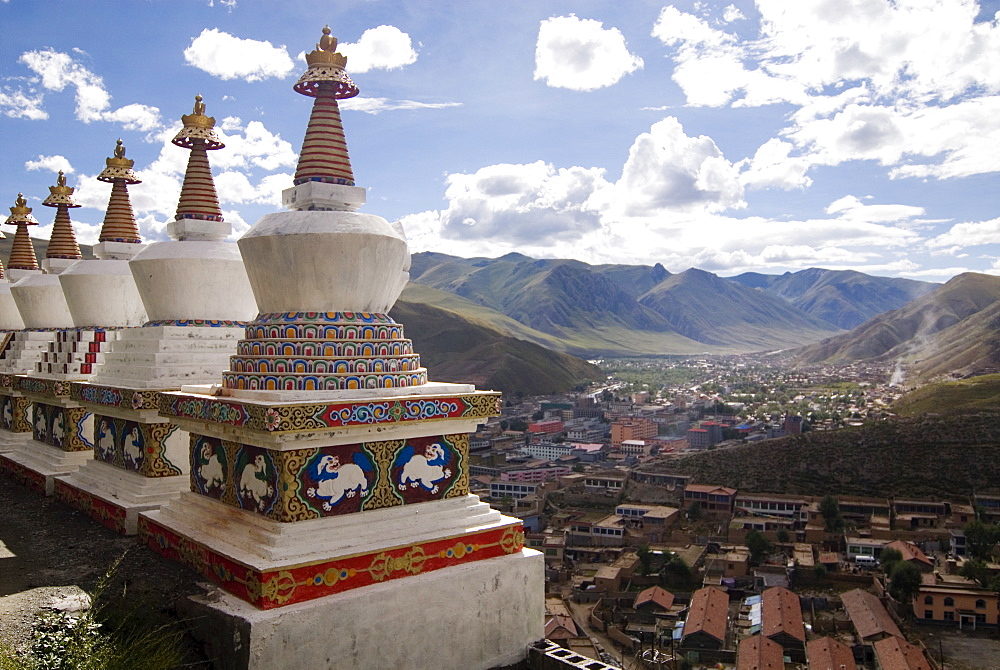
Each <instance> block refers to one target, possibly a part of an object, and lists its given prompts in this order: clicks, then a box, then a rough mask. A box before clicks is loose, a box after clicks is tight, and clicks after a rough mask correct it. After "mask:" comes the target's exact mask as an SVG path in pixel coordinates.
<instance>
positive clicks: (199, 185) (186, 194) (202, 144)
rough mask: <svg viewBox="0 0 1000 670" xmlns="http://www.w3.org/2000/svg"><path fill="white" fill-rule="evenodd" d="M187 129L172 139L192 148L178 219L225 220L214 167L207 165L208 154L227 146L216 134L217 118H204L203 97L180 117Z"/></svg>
mask: <svg viewBox="0 0 1000 670" xmlns="http://www.w3.org/2000/svg"><path fill="white" fill-rule="evenodd" d="M181 121H183V122H184V128H182V129H181V131H180V132H179V133H177V136H176V137H174V139H173V140H171V141H172V142H173V143H174V144H176V145H177V146H179V147H182V148H184V149H190V150H191V155H190V156H189V157H188V164H187V170H185V172H184V184H183V185H182V186H181V197H180V200H179V201H178V203H177V214H176V215H175V216H176V219H177V220H181V219H202V220H204V221H222V210H220V209H219V196H218V195H217V194H216V192H215V180H214V179H212V168H211V166H210V165H209V164H208V153H207V152H208V151H214V150H215V149H221V148H223V147H224V146H226V145H225V144H223V143H222V141H221V140H220V139H219V136H218V134H216V132H215V119H214V118H213V117H211V116H206V115H205V103H204V102H202V101H201V96H200V95H196V96H194V110H193V111H192V113H191V114H185V115H184V116H182V117H181Z"/></svg>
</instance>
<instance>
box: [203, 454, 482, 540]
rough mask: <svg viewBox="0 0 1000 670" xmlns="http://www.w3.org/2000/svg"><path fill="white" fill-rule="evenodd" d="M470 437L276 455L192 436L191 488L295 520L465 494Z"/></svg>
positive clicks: (242, 506)
mask: <svg viewBox="0 0 1000 670" xmlns="http://www.w3.org/2000/svg"><path fill="white" fill-rule="evenodd" d="M468 451H469V438H468V435H466V434H455V435H439V436H436V437H422V438H415V439H412V440H385V441H380V442H365V443H362V444H348V445H337V446H330V447H322V448H318V449H316V448H313V449H296V450H292V451H272V450H268V449H264V448H261V447H255V446H251V445H246V444H239V443H237V442H230V441H227V440H219V439H216V438H213V437H208V436H205V435H196V434H192V435H191V466H192V470H191V490H192V491H194V492H195V493H199V494H201V495H204V496H207V497H209V498H214V499H215V500H218V501H220V502H223V503H225V504H227V505H232V506H233V507H239V508H240V509H244V510H247V511H249V512H253V513H255V514H260V515H262V516H266V517H268V518H271V519H274V520H275V521H282V522H291V521H304V520H308V519H319V518H322V517H327V516H336V515H339V514H351V513H355V512H361V511H366V510H373V509H382V508H386V507H395V506H398V505H410V504H415V503H422V502H430V501H433V500H443V499H445V498H452V497H458V496H463V495H466V494H467V493H468V492H469V473H468V467H467V461H468Z"/></svg>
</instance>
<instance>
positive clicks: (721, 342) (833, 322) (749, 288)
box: [407, 252, 937, 357]
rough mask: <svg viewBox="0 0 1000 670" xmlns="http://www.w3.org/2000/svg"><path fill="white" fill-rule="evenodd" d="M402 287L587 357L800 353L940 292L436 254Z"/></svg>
mask: <svg viewBox="0 0 1000 670" xmlns="http://www.w3.org/2000/svg"><path fill="white" fill-rule="evenodd" d="M410 280H411V288H412V287H413V285H418V286H419V287H421V288H420V289H417V290H415V291H414V292H412V293H410V297H411V299H413V300H415V301H419V302H426V303H427V304H431V305H436V306H440V307H445V308H450V309H453V310H456V311H460V312H465V311H466V310H469V311H472V312H475V313H477V314H478V316H479V318H480V319H485V320H487V321H490V322H492V323H493V324H494V325H497V326H498V327H501V328H506V329H508V330H509V332H511V333H513V334H516V335H517V336H518V337H521V338H524V339H528V340H530V341H533V342H536V343H537V344H541V345H543V346H547V347H550V348H554V349H557V350H559V351H564V352H568V353H572V354H576V355H583V356H589V357H593V356H605V355H642V354H692V353H703V352H707V353H738V352H751V351H766V350H773V349H787V348H794V347H799V346H803V345H806V344H810V343H813V342H816V341H819V340H821V339H823V338H826V337H830V336H831V335H834V334H836V333H839V332H841V331H843V330H844V329H846V328H852V327H854V326H856V325H858V324H860V323H862V322H864V321H865V320H866V319H869V318H871V317H873V316H875V315H877V314H879V313H881V312H884V311H885V310H887V309H895V308H897V307H901V306H903V305H905V304H906V303H907V302H909V301H910V300H912V299H914V298H915V297H918V296H920V295H923V294H926V293H927V292H929V291H931V290H933V289H934V288H935V287H936V286H937V285H936V284H931V283H928V282H918V281H912V280H907V279H895V278H886V277H872V276H869V275H865V274H862V273H859V272H853V271H837V270H821V269H816V268H813V269H809V270H803V271H801V272H797V273H785V274H784V275H762V274H757V273H746V274H743V275H739V276H737V277H732V278H722V277H719V276H717V275H715V274H712V273H710V272H706V271H704V270H699V269H695V268H692V269H689V270H685V271H684V272H680V273H677V274H672V273H670V272H668V271H667V270H666V269H665V268H664V267H663V266H662V265H659V264H657V265H654V266H642V265H589V264H587V263H583V262H581V261H576V260H560V259H556V260H551V259H533V258H529V257H527V256H524V255H521V254H516V253H512V254H507V255H506V256H501V257H500V258H492V259H491V258H468V259H466V258H458V257H455V256H449V255H446V254H439V253H433V252H425V253H419V254H414V255H413V261H412V267H411V269H410ZM426 289H434V292H431V291H428V290H426ZM407 290H408V291H410V289H407ZM459 300H461V301H463V302H459ZM488 313H489V314H488ZM504 317H506V319H505V318H504ZM511 320H512V321H514V322H516V323H517V324H519V325H517V326H513V327H512V328H511V326H512V324H510V321H511ZM501 324H505V325H501Z"/></svg>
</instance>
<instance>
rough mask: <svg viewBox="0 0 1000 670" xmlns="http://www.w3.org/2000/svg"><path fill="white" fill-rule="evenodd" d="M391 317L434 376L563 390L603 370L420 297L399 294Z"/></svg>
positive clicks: (510, 388) (500, 387)
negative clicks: (402, 297) (415, 299)
mask: <svg viewBox="0 0 1000 670" xmlns="http://www.w3.org/2000/svg"><path fill="white" fill-rule="evenodd" d="M392 317H393V318H394V319H396V320H397V321H399V322H401V323H402V324H403V325H404V326H405V328H406V335H407V337H409V338H410V339H412V340H413V346H414V348H415V349H416V351H417V352H418V353H419V354H420V357H421V361H422V363H423V365H424V367H426V368H428V372H429V375H430V378H431V379H432V380H434V381H453V382H468V383H473V384H475V385H476V386H477V387H478V388H481V389H492V390H496V391H503V392H505V393H516V392H521V393H524V394H526V395H543V394H550V393H563V392H567V391H570V390H572V389H573V388H574V387H575V386H577V385H579V384H581V383H583V382H585V381H589V380H596V379H599V378H601V377H602V376H603V375H602V373H601V370H600V368H598V367H597V366H596V365H592V364H590V363H588V362H586V361H584V360H581V359H579V358H576V357H574V356H569V355H567V354H563V353H559V352H556V351H551V350H549V349H545V348H544V347H541V346H539V345H537V344H534V343H532V342H525V341H524V340H519V339H516V338H514V337H510V336H509V335H506V334H504V333H502V332H500V331H499V330H497V329H496V328H494V327H493V326H491V325H489V324H488V323H478V322H475V321H473V320H471V319H468V318H466V317H464V316H462V315H460V314H458V313H456V312H452V311H448V310H445V309H441V308H438V307H433V306H431V305H428V304H424V303H414V302H409V301H407V300H399V301H398V302H397V303H396V305H395V306H394V307H393V308H392Z"/></svg>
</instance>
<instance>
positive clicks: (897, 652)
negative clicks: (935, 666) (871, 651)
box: [875, 637, 931, 670]
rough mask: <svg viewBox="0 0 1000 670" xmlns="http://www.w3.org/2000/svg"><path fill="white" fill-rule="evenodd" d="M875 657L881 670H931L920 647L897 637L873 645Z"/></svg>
mask: <svg viewBox="0 0 1000 670" xmlns="http://www.w3.org/2000/svg"><path fill="white" fill-rule="evenodd" d="M875 656H876V658H877V659H878V664H879V667H880V668H881V669H882V670H931V665H930V663H928V661H927V657H926V656H925V655H924V652H923V651H921V649H920V647H916V646H914V645H912V644H910V643H909V642H907V641H906V640H904V639H902V638H898V637H887V638H885V639H884V640H879V641H878V642H876V643H875Z"/></svg>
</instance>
